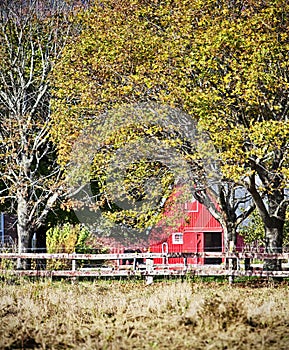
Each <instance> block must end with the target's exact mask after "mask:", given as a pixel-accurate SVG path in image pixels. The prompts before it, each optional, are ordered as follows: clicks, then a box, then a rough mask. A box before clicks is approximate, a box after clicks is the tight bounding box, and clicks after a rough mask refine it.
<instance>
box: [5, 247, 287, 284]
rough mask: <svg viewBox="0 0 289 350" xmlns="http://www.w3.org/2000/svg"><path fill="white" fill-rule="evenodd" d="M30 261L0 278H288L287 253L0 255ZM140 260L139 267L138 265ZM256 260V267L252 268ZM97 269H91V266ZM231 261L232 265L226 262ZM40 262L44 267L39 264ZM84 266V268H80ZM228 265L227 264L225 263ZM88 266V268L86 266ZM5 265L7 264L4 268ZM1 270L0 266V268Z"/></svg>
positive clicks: (148, 279) (150, 280)
mask: <svg viewBox="0 0 289 350" xmlns="http://www.w3.org/2000/svg"><path fill="white" fill-rule="evenodd" d="M176 257H178V258H182V261H183V263H181V264H169V263H168V261H169V258H176ZM195 257H200V258H222V259H223V261H224V263H223V264H221V265H193V264H188V263H187V261H188V258H195ZM19 259H31V260H32V261H34V262H35V264H34V265H35V269H31V270H17V269H14V268H9V269H3V268H2V269H0V275H2V276H7V275H9V276H10V275H15V276H31V277H33V276H34V277H74V278H75V277H98V278H102V277H133V276H139V277H143V278H145V279H146V282H147V283H148V284H149V283H151V282H152V281H153V278H154V277H156V276H202V277H209V276H227V277H228V278H229V281H232V280H233V279H234V277H237V276H256V277H266V278H269V277H284V278H289V253H283V254H266V253H255V252H247V253H246V252H243V253H217V252H216V253H214V252H206V253H119V254H75V253H73V254H67V253H60V254H48V253H22V254H17V253H0V261H1V262H3V261H5V262H7V261H9V260H12V261H13V260H19ZM154 259H162V264H155V263H154ZM270 259H278V260H281V262H282V270H281V271H265V270H264V269H263V264H262V261H264V260H270ZM48 260H54V261H58V260H60V261H64V260H65V261H71V264H69V265H70V269H65V270H64V269H63V270H53V269H50V270H48V269H46V268H45V266H46V262H47V261H48ZM123 260H130V261H131V265H123V264H122V263H121V262H122V261H123ZM140 260H143V263H141V264H139V263H138V262H139V261H140ZM256 260H258V262H259V264H254V263H253V264H252V262H254V261H256ZM96 261H97V262H98V265H97V266H96V265H95V266H93V262H96ZM232 261H234V264H230V262H232ZM39 262H41V263H43V262H44V264H41V263H39ZM83 262H86V263H88V264H89V265H90V266H89V267H88V268H85V267H83ZM227 262H229V263H227ZM90 263H91V264H90ZM6 265H7V264H6ZM2 266H3V264H2Z"/></svg>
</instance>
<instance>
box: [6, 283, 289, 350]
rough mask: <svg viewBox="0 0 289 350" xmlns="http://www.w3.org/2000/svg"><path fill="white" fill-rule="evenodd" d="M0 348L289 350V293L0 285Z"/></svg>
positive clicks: (186, 286)
mask: <svg viewBox="0 0 289 350" xmlns="http://www.w3.org/2000/svg"><path fill="white" fill-rule="evenodd" d="M0 322H1V323H0V349H57V350H58V349H111V350H118V349H123V350H128V349H173V350H177V349H179V350H183V349H212V350H213V349H214V350H215V349H228V350H233V349H254V350H255V349H268V350H269V349H270V350H275V349H276V350H281V349H284V350H285V349H289V287H288V284H286V283H283V284H282V285H278V286H274V285H265V286H264V285H263V286H259V287H258V288H256V287H255V288H253V287H250V286H244V285H243V286H241V285H238V284H234V285H232V286H229V285H228V284H226V283H204V282H190V281H185V282H181V281H176V280H175V281H168V280H167V281H161V282H155V283H154V284H152V285H149V286H146V285H145V284H144V282H143V281H127V282H124V281H95V282H78V283H75V284H71V283H70V282H51V281H38V282H29V281H27V280H26V281H25V280H22V281H21V283H19V281H18V282H17V283H15V282H14V283H10V284H9V283H7V282H1V284H0Z"/></svg>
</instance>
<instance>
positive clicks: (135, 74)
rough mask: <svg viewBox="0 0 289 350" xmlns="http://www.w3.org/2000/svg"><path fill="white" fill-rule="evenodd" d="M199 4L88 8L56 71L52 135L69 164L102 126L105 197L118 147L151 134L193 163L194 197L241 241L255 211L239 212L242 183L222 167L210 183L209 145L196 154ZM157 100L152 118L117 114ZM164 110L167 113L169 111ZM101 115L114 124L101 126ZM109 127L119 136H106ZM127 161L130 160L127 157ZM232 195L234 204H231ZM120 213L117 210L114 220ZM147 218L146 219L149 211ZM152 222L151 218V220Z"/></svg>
mask: <svg viewBox="0 0 289 350" xmlns="http://www.w3.org/2000/svg"><path fill="white" fill-rule="evenodd" d="M199 6H200V3H199V2H195V3H194V5H193V6H192V3H191V2H190V1H174V2H166V3H163V2H161V1H156V2H153V3H147V2H145V1H134V2H127V1H114V0H107V1H104V2H102V3H101V4H100V3H99V4H96V5H95V6H94V7H92V8H91V9H90V11H89V12H83V13H82V14H81V15H80V17H79V26H80V27H81V32H80V35H79V37H78V40H75V41H73V43H72V44H71V45H68V46H66V48H65V51H64V54H63V56H62V59H61V60H60V61H59V63H58V65H57V70H55V75H54V77H55V90H54V101H53V110H54V123H53V130H52V133H53V138H54V140H55V142H56V144H57V146H58V157H59V161H60V162H63V163H66V162H67V160H68V159H69V157H71V153H70V151H71V149H72V145H73V143H74V142H75V141H76V140H78V137H79V134H80V133H81V130H82V129H83V128H84V129H85V127H86V126H87V125H89V124H90V123H91V121H93V123H94V125H100V127H97V130H98V134H97V135H101V137H100V139H101V140H102V143H103V145H105V147H103V146H102V145H101V143H100V144H99V146H98V148H97V147H96V148H95V149H94V151H97V152H98V151H99V154H100V155H102V156H104V158H102V161H101V162H99V164H98V165H97V164H96V163H94V167H95V169H94V175H97V176H103V177H102V183H103V184H104V187H103V191H102V190H100V188H99V187H98V190H100V192H101V193H103V194H105V193H106V192H105V184H106V180H107V179H106V177H107V174H106V173H105V171H104V169H106V167H107V164H108V158H109V157H110V156H111V155H112V154H113V152H116V150H117V149H118V147H123V145H124V144H126V143H128V142H130V141H132V140H133V141H136V140H139V139H140V137H145V138H148V137H149V138H150V139H153V140H154V142H155V145H157V147H159V146H161V147H163V148H164V149H165V148H166V146H168V145H170V146H172V147H174V148H175V149H176V150H177V152H178V154H179V155H180V158H182V159H183V160H185V161H186V162H187V164H188V166H189V167H190V176H189V178H190V182H191V184H192V183H194V185H193V186H191V188H192V190H193V192H194V194H195V196H196V197H197V199H198V200H200V201H201V202H202V203H203V204H205V205H206V206H207V207H208V209H209V210H210V212H211V213H212V214H213V215H214V216H215V217H216V218H217V219H218V220H219V221H220V222H221V224H222V226H223V227H224V231H225V234H226V235H227V237H226V244H227V243H228V241H229V240H233V241H235V240H236V234H235V232H236V228H237V226H238V225H239V223H240V221H241V219H243V218H244V217H245V213H246V214H247V213H249V212H250V210H248V211H246V212H245V213H243V215H242V216H239V217H238V215H237V214H236V213H237V207H238V205H239V204H240V203H241V202H242V201H243V198H238V199H237V198H236V196H235V194H234V193H235V187H236V185H235V184H233V185H232V182H231V183H229V182H228V177H224V176H223V175H222V174H221V171H220V170H218V171H217V172H218V174H217V175H218V176H217V182H214V183H212V181H211V182H210V180H209V179H208V171H207V170H208V169H206V164H204V163H206V162H205V160H206V158H208V154H209V153H210V152H209V151H208V150H206V151H205V153H206V154H205V155H204V154H202V156H200V154H199V155H197V152H196V140H197V137H196V138H195V140H194V141H192V136H193V137H195V136H196V135H195V131H196V129H197V128H196V126H195V124H194V123H193V118H192V117H191V116H190V114H192V113H195V116H196V120H198V119H199V118H200V115H201V113H199V114H200V115H199V114H197V113H196V110H195V108H194V105H193V104H192V96H194V94H195V93H196V82H197V83H198V82H199V81H200V79H201V78H200V77H198V78H197V77H195V76H194V75H193V73H194V74H197V72H198V71H196V73H195V72H193V71H192V58H191V52H192V46H193V45H194V40H195V37H194V30H195V27H196V26H197V24H196V23H195V18H196V15H198V16H200V11H199ZM152 103H153V104H157V105H158V104H160V105H161V106H162V109H163V111H162V113H161V117H160V114H159V116H158V117H157V116H156V117H155V120H153V115H156V114H157V113H154V112H153V113H152V114H151V116H150V117H148V115H147V114H146V115H145V117H142V118H139V117H138V118H135V119H134V120H132V119H131V118H130V117H127V115H128V113H126V114H125V115H122V117H119V113H118V112H116V111H117V110H118V109H121V108H122V106H123V105H126V106H127V105H128V106H130V107H127V109H129V108H132V107H131V106H133V108H135V111H136V109H138V110H139V109H140V108H142V106H143V105H146V106H147V105H149V104H152ZM164 106H166V107H164ZM168 107H169V108H171V109H170V111H172V110H176V109H178V110H179V113H178V115H177V116H175V117H173V118H172V117H168V115H169V113H171V112H168ZM154 108H156V109H158V108H159V107H154ZM164 110H166V111H167V112H165V113H164ZM108 111H110V112H108ZM111 111H112V112H111ZM126 112H127V111H126ZM197 112H198V111H197ZM173 113H174V112H173ZM140 115H143V113H140ZM184 115H186V117H185V118H184ZM103 116H104V117H103ZM103 118H104V119H106V120H108V122H106V123H103V122H102V119H103ZM125 119H127V124H126V125H125V126H124V125H123V128H122V129H120V128H119V126H118V125H119V123H120V122H121V121H123V120H125ZM189 119H190V120H191V122H189V121H188V120H189ZM183 120H185V123H184V122H183ZM141 124H143V127H142V128H141V127H140V125H141ZM104 129H105V132H104V131H103V130H104ZM106 130H109V131H111V132H112V133H114V136H111V135H107V131H106ZM190 133H191V134H190ZM104 136H105V137H104ZM106 136H107V137H108V138H107V139H106ZM157 140H162V141H165V143H166V146H165V145H164V142H162V143H161V145H160V144H159V143H158V142H157ZM77 142H78V141H77ZM96 143H97V142H96ZM87 147H89V146H87ZM101 147H103V148H101ZM138 149H139V148H138ZM152 153H154V152H152ZM79 158H80V157H79ZM100 158H101V157H98V160H100ZM103 159H106V161H103ZM218 161H219V159H216V162H218ZM124 163H125V164H127V163H126V161H124ZM158 164H159V163H158ZM138 166H139V163H138ZM154 166H156V164H154ZM96 169H99V170H100V172H97V171H96ZM142 169H143V170H144V171H143V172H142V175H141V176H143V177H145V176H147V175H148V174H149V171H151V170H149V169H148V168H146V167H145V166H143V168H142ZM163 170H164V168H163ZM132 171H133V169H131V172H132ZM105 174H106V175H105ZM166 174H167V175H169V176H171V175H172V173H169V172H166ZM167 179H168V178H167ZM175 185H177V184H176V183H175V182H174V180H173V179H172V177H171V178H170V181H167V182H166V188H165V191H166V194H165V195H164V196H163V197H162V199H165V198H168V190H171V189H172V188H173V187H174V186H175ZM214 185H215V190H214V187H213V186H214ZM216 187H217V188H218V190H216V189H217V188H216ZM232 199H234V201H233V203H232V204H231V205H229V204H230V201H231V200H232ZM110 200H111V198H110ZM107 203H108V202H107ZM162 204H163V200H160V201H159V207H160V208H161V209H162ZM107 207H109V205H107ZM113 209H116V208H115V207H113ZM119 213H120V212H119V211H118V210H115V211H114V218H116V214H117V215H119ZM121 213H122V214H123V211H121ZM126 214H127V213H126ZM118 218H119V216H118ZM154 218H156V216H154ZM144 219H148V217H147V216H144ZM121 220H123V221H124V220H125V218H124V217H123V218H122V219H121ZM132 224H134V222H132ZM147 224H149V225H150V224H151V222H150V221H149V220H147Z"/></svg>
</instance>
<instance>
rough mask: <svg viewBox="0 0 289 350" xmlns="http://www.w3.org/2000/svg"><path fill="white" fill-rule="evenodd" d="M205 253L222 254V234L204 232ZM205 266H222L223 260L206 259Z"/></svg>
mask: <svg viewBox="0 0 289 350" xmlns="http://www.w3.org/2000/svg"><path fill="white" fill-rule="evenodd" d="M204 252H222V233H221V232H204ZM204 263H205V264H211V265H215V264H221V263H222V258H205V261H204Z"/></svg>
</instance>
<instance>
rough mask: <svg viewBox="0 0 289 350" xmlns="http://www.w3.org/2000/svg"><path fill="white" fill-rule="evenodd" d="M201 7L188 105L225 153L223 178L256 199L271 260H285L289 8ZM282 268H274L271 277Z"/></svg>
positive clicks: (263, 4)
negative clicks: (277, 257)
mask: <svg viewBox="0 0 289 350" xmlns="http://www.w3.org/2000/svg"><path fill="white" fill-rule="evenodd" d="M198 7H199V8H198V11H196V17H195V21H196V24H198V25H196V29H195V31H194V40H193V41H192V50H191V53H190V58H191V59H190V63H191V74H192V80H193V81H194V84H195V88H194V89H192V91H191V93H190V94H189V97H188V98H189V99H190V100H191V103H192V105H193V106H194V107H193V113H195V114H196V115H198V116H199V117H200V120H201V123H202V124H203V126H204V128H205V129H206V130H207V131H208V132H209V133H210V136H211V139H212V140H213V142H214V144H215V146H216V148H217V149H218V150H220V157H221V160H222V172H223V174H224V175H225V176H226V177H228V178H231V179H234V180H235V182H239V183H240V184H242V185H243V186H245V187H246V188H247V190H248V191H249V193H250V194H251V196H252V198H253V200H254V203H255V205H256V208H257V210H258V212H259V214H260V217H261V218H262V222H263V224H264V228H265V241H266V250H267V252H270V253H279V252H281V251H282V245H283V227H284V222H285V213H286V207H287V205H288V199H287V198H286V195H285V188H286V186H287V184H288V135H289V133H288V131H289V129H288V126H289V125H288V102H289V100H288V87H289V85H288V31H287V28H288V9H289V8H288V4H287V2H285V1H281V0H278V1H244V2H241V1H234V2H222V1H221V2H220V1H210V2H203V1H198ZM197 14H198V15H197ZM185 93H186V92H185ZM279 267H280V266H279V265H278V262H277V261H273V262H272V264H270V263H269V262H267V268H268V269H277V268H279Z"/></svg>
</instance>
